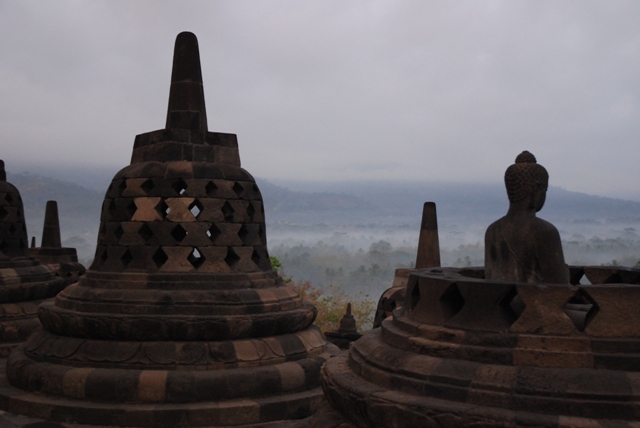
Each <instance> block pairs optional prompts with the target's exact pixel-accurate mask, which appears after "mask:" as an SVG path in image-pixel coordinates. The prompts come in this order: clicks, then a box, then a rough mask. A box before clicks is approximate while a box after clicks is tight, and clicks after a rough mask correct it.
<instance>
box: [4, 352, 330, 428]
mask: <svg viewBox="0 0 640 428" xmlns="http://www.w3.org/2000/svg"><path fill="white" fill-rule="evenodd" d="M0 367H1V368H0V409H2V410H4V411H6V412H9V413H10V414H12V415H25V416H27V418H25V419H24V420H23V422H24V423H25V424H26V425H20V424H19V423H15V425H16V426H17V427H21V426H28V424H29V423H33V421H42V420H44V421H50V422H52V423H55V424H60V425H59V426H60V427H69V428H81V427H85V426H86V427H92V428H99V427H154V428H156V427H157V428H163V427H166V428H190V427H203V428H208V427H211V428H212V427H216V428H225V427H226V428H231V427H234V428H239V427H242V428H275V427H282V428H304V427H307V426H308V424H309V422H310V420H309V418H310V417H311V416H312V415H313V413H315V411H316V410H317V408H318V407H319V406H320V405H321V404H322V403H323V402H324V401H325V400H324V394H323V392H322V389H321V388H320V387H317V388H314V389H311V390H307V391H301V392H293V393H287V394H280V395H275V396H270V397H264V398H252V399H235V400H222V401H206V402H198V403H170V404H164V403H161V404H157V403H155V404H141V403H112V402H103V401H102V402H100V401H88V400H80V399H69V398H63V397H55V396H50V395H45V394H42V393H38V392H25V391H23V390H21V389H18V388H15V387H13V386H12V385H11V384H10V383H9V382H8V380H7V376H6V360H4V359H0ZM15 419H16V420H20V419H19V418H18V417H16V418H15ZM0 420H1V419H0ZM27 420H28V421H29V422H26V421H27ZM8 426H11V425H8ZM43 426H44V425H43ZM47 426H49V425H47ZM51 426H52V427H53V426H58V425H51Z"/></svg>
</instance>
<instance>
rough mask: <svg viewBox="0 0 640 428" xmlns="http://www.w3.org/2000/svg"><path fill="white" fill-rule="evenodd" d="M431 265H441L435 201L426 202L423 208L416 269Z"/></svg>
mask: <svg viewBox="0 0 640 428" xmlns="http://www.w3.org/2000/svg"><path fill="white" fill-rule="evenodd" d="M430 267H440V241H439V240H438V217H437V215H436V203H435V202H425V203H424V207H423V208H422V225H421V226H420V238H419V241H418V255H417V257H416V269H424V268H430Z"/></svg>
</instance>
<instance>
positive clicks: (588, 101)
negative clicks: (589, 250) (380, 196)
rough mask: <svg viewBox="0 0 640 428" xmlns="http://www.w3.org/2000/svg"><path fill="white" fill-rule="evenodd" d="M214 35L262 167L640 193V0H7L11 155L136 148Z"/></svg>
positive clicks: (246, 155)
mask: <svg viewBox="0 0 640 428" xmlns="http://www.w3.org/2000/svg"><path fill="white" fill-rule="evenodd" d="M185 30H188V31H192V32H194V33H195V34H196V35H197V36H198V39H199V43H200V55H201V61H202V66H203V77H204V85H205V97H206V101H207V110H208V111H207V116H208V118H209V129H210V130H213V131H220V132H231V133H235V134H238V139H239V143H240V154H241V159H242V163H243V166H244V167H245V168H246V169H247V170H248V171H249V172H251V173H252V174H253V175H254V176H258V177H264V178H267V179H268V178H272V179H293V178H301V179H306V180H316V179H320V180H348V179H390V180H405V179H413V180H425V181H432V180H437V181H469V180H473V181H483V182H491V181H499V180H501V179H502V175H503V173H504V170H505V168H506V167H507V166H508V165H509V164H511V163H512V162H513V160H514V158H515V156H516V155H517V154H518V153H519V152H520V151H522V150H525V149H527V150H530V151H531V152H533V153H534V154H535V155H536V157H537V158H538V161H539V162H540V163H541V164H543V165H544V166H545V167H546V168H547V169H548V170H549V173H550V175H551V184H552V185H557V186H562V187H564V188H566V189H569V190H576V191H583V192H586V193H591V194H600V195H610V196H618V197H629V198H635V199H640V168H639V167H638V164H639V163H640V162H639V161H640V145H639V142H640V120H639V118H640V115H639V113H640V78H639V77H638V76H640V2H638V1H637V0H631V1H615V2H614V1H586V0H579V1H562V2H560V1H544V0H532V1H513V0H506V1H449V0H447V1H444V0H443V1H423V0H419V1H418V0H417V1H400V0H390V1H345V0H336V1H327V0H322V1H299V0H293V1H264V0H262V1H231V0H229V1H209V0H208V1H184V2H174V1H171V2H169V1H158V0H153V1H108V2H107V1H56V2H52V1H25V0H0V148H1V150H0V158H3V159H4V160H5V161H6V162H7V164H8V165H7V167H8V168H10V165H11V162H14V163H16V164H26V163H30V164H33V165H38V164H49V165H53V164H60V165H63V164H73V163H83V164H86V165H94V166H114V167H116V168H119V167H123V166H125V165H127V164H128V163H129V159H130V156H131V149H132V145H133V140H134V137H135V135H136V134H140V133H143V132H148V131H151V130H155V129H159V128H162V127H163V126H164V122H165V115H166V102H167V96H168V92H169V79H170V74H171V56H172V53H173V42H174V40H175V36H176V35H177V34H178V33H179V32H180V31H185Z"/></svg>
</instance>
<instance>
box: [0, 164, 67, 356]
mask: <svg viewBox="0 0 640 428" xmlns="http://www.w3.org/2000/svg"><path fill="white" fill-rule="evenodd" d="M65 285H66V283H65V282H64V280H61V279H59V278H56V277H55V275H54V273H53V272H52V271H51V270H50V269H49V268H48V267H47V266H44V265H41V264H40V263H39V262H38V260H36V259H34V258H33V257H31V255H30V254H29V243H28V240H27V226H26V223H25V221H24V209H23V205H22V198H21V197H20V192H18V189H16V187H15V186H14V185H13V184H11V183H9V182H7V174H6V172H5V170H4V162H3V161H0V356H2V357H6V356H7V355H8V354H9V352H10V351H11V349H13V348H14V347H15V346H16V345H18V344H19V343H21V342H24V341H25V340H26V339H27V338H28V337H29V335H30V334H31V332H33V330H35V329H36V328H38V327H39V326H40V322H39V321H38V315H37V313H38V305H39V304H40V303H41V302H42V301H43V300H44V299H48V298H51V297H53V296H55V295H56V294H58V293H59V292H60V291H61V290H62V289H63V288H64V287H65Z"/></svg>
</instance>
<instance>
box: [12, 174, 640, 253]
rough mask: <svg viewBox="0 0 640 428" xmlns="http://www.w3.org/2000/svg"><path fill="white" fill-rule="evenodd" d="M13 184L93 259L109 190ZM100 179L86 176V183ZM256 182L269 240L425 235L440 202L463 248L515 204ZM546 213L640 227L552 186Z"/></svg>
mask: <svg viewBox="0 0 640 428" xmlns="http://www.w3.org/2000/svg"><path fill="white" fill-rule="evenodd" d="M8 180H9V181H10V182H12V183H13V184H14V185H16V187H18V189H19V190H20V193H21V195H22V198H23V201H24V204H25V216H26V219H27V227H28V232H29V234H30V236H36V237H37V239H38V242H39V240H40V235H41V233H42V222H43V219H44V208H45V204H46V201H47V200H51V199H53V200H57V201H58V207H59V212H60V221H61V232H62V238H63V241H65V240H67V245H73V246H76V247H77V248H78V251H79V253H80V254H81V257H85V258H91V257H93V251H94V248H95V242H96V237H97V232H98V227H99V221H100V209H101V206H102V201H103V198H104V192H105V191H106V185H105V189H104V190H102V191H96V190H90V189H87V188H85V187H84V186H81V185H79V184H77V183H74V182H70V181H64V180H60V179H53V178H49V177H45V176H41V175H38V174H30V173H18V174H12V173H10V172H9V173H8ZM79 181H80V179H79ZM94 181H95V180H94ZM94 181H91V180H89V179H87V182H94ZM100 181H105V180H104V178H101V179H100ZM257 182H258V185H259V187H260V189H261V191H262V195H263V198H264V203H265V211H266V218H267V226H268V228H267V233H268V236H271V237H273V238H277V237H278V234H282V233H285V232H287V233H288V236H290V238H291V239H293V240H295V238H296V236H298V237H300V239H302V238H301V236H302V234H303V233H306V232H309V231H318V232H321V233H334V231H335V230H337V229H336V227H338V226H353V227H360V228H361V229H362V230H366V234H367V236H370V237H371V238H370V239H376V235H378V234H380V235H383V234H384V233H387V232H388V233H391V232H392V230H391V229H393V230H396V231H397V230H406V231H407V233H408V234H409V235H410V236H413V235H414V234H417V231H418V230H419V223H420V218H421V211H422V204H423V203H424V202H425V201H435V202H436V204H437V208H438V222H439V224H440V225H441V229H442V231H443V235H444V232H445V231H446V230H449V233H450V234H452V235H451V238H449V237H447V236H446V235H444V236H445V238H444V239H441V242H453V243H456V245H457V244H458V243H463V242H464V240H465V239H467V240H471V239H472V238H470V237H466V238H465V236H466V235H464V234H463V235H461V236H459V237H458V238H457V239H458V240H454V239H453V236H454V235H455V236H458V235H459V234H461V233H462V232H465V231H469V230H473V232H474V233H475V237H474V238H473V240H474V242H477V240H478V238H477V236H479V234H481V233H482V231H483V230H484V228H486V226H487V225H488V224H489V223H490V222H491V221H493V220H495V219H497V218H499V217H500V216H502V215H504V213H505V212H506V210H507V207H508V202H507V197H506V193H505V190H504V188H503V186H502V184H478V183H418V182H360V183H358V182H345V183H318V182H315V183H304V182H303V183H301V182H295V183H287V182H277V183H274V182H272V181H270V180H265V179H260V178H258V179H257ZM107 184H108V183H107ZM540 216H541V217H543V218H545V219H548V220H550V221H552V222H558V223H560V226H559V228H561V226H562V225H571V224H576V225H578V226H577V227H576V228H575V229H576V230H582V229H585V227H586V226H585V225H592V224H596V225H597V224H602V223H611V222H614V223H615V222H620V223H621V224H622V226H620V227H621V228H622V227H630V226H633V225H638V227H639V228H640V202H633V201H626V200H622V199H614V198H605V197H600V196H592V195H587V194H584V193H578V192H571V191H568V190H564V189H560V188H557V187H552V188H550V189H549V192H548V197H547V203H546V205H545V207H544V208H543V210H542V211H541V213H540ZM390 228H391V229H390ZM566 230H567V232H566V234H567V235H568V234H575V233H576V230H573V229H572V228H571V227H569V228H566ZM340 233H343V232H340ZM561 233H562V231H561ZM594 233H595V232H594ZM379 239H382V238H379ZM412 240H413V238H411V242H413V241H412Z"/></svg>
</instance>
